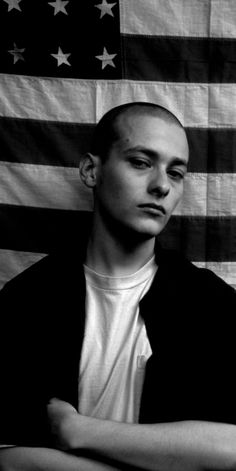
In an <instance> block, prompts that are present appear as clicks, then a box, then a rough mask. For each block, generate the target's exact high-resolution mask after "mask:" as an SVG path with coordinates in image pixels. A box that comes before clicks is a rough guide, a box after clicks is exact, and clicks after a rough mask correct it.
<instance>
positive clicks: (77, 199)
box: [0, 162, 92, 210]
mask: <svg viewBox="0 0 236 471" xmlns="http://www.w3.org/2000/svg"><path fill="white" fill-rule="evenodd" d="M0 174H1V180H2V184H1V187H0V202H1V203H2V204H12V205H13V204H15V205H22V206H32V207H34V206H35V207H44V208H57V209H72V210H87V209H88V210H89V209H90V210H91V209H92V192H91V191H89V190H88V189H87V188H86V186H85V185H84V184H83V183H82V181H81V178H80V174H79V170H78V169H77V168H71V167H56V166H54V167H51V166H46V165H43V166H42V165H30V164H18V163H9V162H0Z"/></svg>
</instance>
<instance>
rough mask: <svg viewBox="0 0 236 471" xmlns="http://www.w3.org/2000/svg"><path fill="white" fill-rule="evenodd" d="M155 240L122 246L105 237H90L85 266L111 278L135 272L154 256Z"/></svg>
mask: <svg viewBox="0 0 236 471" xmlns="http://www.w3.org/2000/svg"><path fill="white" fill-rule="evenodd" d="M154 246H155V240H154V239H150V240H148V241H144V242H142V243H139V244H134V243H133V244H125V245H124V244H122V243H120V242H117V240H112V239H109V238H106V237H103V238H99V237H97V236H96V237H93V235H92V236H91V237H90V240H89V243H88V248H87V256H86V265H87V266H88V267H90V268H92V269H93V270H94V271H96V272H97V273H101V274H104V275H108V276H113V277H122V276H128V275H131V274H133V273H135V272H137V271H138V270H139V269H140V268H142V267H143V266H144V265H145V264H146V263H147V262H148V261H149V260H150V259H151V258H152V257H153V256H154Z"/></svg>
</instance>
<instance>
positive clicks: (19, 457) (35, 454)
mask: <svg viewBox="0 0 236 471" xmlns="http://www.w3.org/2000/svg"><path fill="white" fill-rule="evenodd" d="M119 470H120V468H115V467H112V466H110V465H107V464H105V463H102V462H98V461H95V460H93V459H90V458H83V457H77V456H74V455H71V454H69V453H65V452H62V451H59V450H54V449H51V448H29V447H14V448H6V449H1V450H0V471H119Z"/></svg>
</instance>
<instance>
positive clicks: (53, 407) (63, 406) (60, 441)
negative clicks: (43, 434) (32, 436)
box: [47, 398, 79, 451]
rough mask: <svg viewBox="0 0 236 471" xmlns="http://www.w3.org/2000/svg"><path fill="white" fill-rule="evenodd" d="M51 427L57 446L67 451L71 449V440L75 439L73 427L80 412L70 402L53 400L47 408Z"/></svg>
mask: <svg viewBox="0 0 236 471" xmlns="http://www.w3.org/2000/svg"><path fill="white" fill-rule="evenodd" d="M47 413H48V419H49V425H50V429H51V433H52V437H53V439H54V443H55V446H56V447H57V448H59V449H60V450H64V451H67V450H69V449H70V448H71V444H70V439H71V438H73V427H74V425H75V421H76V419H77V418H78V415H79V414H78V412H77V411H76V409H75V408H74V407H73V406H72V405H71V404H69V403H68V402H65V401H61V400H60V399H57V398H52V399H51V400H50V401H49V404H48V406H47Z"/></svg>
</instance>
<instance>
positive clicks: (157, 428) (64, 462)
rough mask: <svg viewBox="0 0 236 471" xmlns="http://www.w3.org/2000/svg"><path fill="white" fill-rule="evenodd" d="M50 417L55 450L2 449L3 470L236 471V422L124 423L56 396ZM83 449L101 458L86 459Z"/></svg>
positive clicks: (49, 407) (52, 402)
mask: <svg viewBox="0 0 236 471" xmlns="http://www.w3.org/2000/svg"><path fill="white" fill-rule="evenodd" d="M48 416H49V421H50V424H51V431H52V434H53V437H54V442H55V448H56V449H40V448H36V449H32V448H28V449H27V448H26V449H24V448H17V447H16V448H15V449H11V450H2V451H0V470H1V471H65V470H66V471H118V470H123V469H127V468H126V467H127V466H128V469H132V470H137V469H143V470H148V471H154V470H155V471H183V470H184V471H204V470H209V471H210V470H211V471H217V470H219V471H224V470H225V471H227V470H236V427H235V426H234V425H230V424H218V423H212V422H197V421H183V422H175V423H166V424H153V425H144V424H142V425H141V424H124V423H120V422H114V421H108V420H99V419H94V418H90V417H86V416H81V415H80V414H78V413H77V411H76V410H75V409H74V408H73V407H72V406H71V405H70V404H68V403H65V402H63V401H60V400H58V399H53V400H51V401H50V403H49V405H48ZM81 451H83V452H84V451H85V452H86V453H87V456H97V457H98V459H95V458H94V459H91V458H83V457H81V456H80V453H81ZM4 453H5V457H4ZM7 454H8V456H7ZM1 456H2V458H1ZM107 460H110V462H111V463H117V464H114V465H110V464H107V462H108V461H107ZM1 463H3V464H2V465H1Z"/></svg>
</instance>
